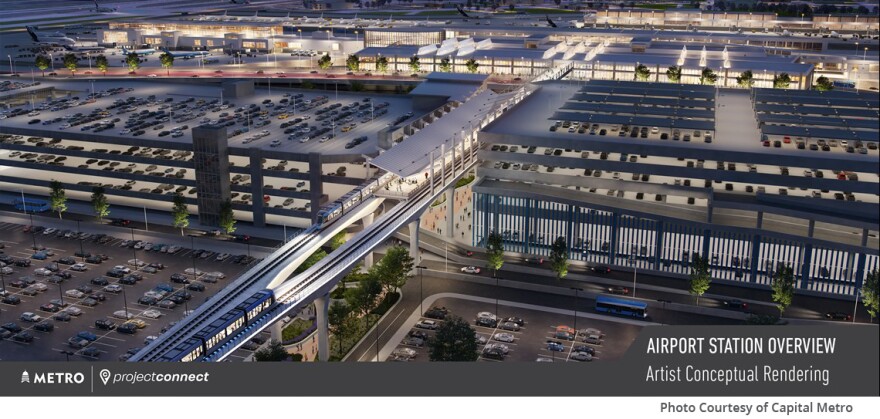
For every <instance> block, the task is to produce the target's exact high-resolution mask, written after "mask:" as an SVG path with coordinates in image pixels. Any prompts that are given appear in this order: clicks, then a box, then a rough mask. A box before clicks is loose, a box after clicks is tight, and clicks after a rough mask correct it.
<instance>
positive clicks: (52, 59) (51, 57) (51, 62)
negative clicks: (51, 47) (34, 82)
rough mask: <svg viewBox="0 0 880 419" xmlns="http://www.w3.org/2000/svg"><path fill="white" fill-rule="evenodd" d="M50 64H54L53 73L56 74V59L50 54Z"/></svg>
mask: <svg viewBox="0 0 880 419" xmlns="http://www.w3.org/2000/svg"><path fill="white" fill-rule="evenodd" d="M49 63H50V64H52V72H55V57H53V56H52V53H51V52H50V53H49Z"/></svg>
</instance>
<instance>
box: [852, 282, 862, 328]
mask: <svg viewBox="0 0 880 419" xmlns="http://www.w3.org/2000/svg"><path fill="white" fill-rule="evenodd" d="M859 291H861V288H856V300H855V302H853V315H852V322H853V323H855V322H856V310H857V309H858V308H859Z"/></svg>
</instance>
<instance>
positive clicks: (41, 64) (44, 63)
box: [34, 55, 52, 76]
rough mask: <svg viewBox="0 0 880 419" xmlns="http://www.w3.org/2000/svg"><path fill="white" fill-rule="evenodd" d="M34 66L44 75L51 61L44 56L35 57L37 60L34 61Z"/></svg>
mask: <svg viewBox="0 0 880 419" xmlns="http://www.w3.org/2000/svg"><path fill="white" fill-rule="evenodd" d="M34 65H35V66H36V67H37V68H38V69H39V70H40V71H41V72H42V73H43V75H44V76H45V75H46V69H47V68H49V66H51V65H52V61H50V60H49V57H47V56H45V55H37V58H35V59H34Z"/></svg>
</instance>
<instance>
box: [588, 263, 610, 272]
mask: <svg viewBox="0 0 880 419" xmlns="http://www.w3.org/2000/svg"><path fill="white" fill-rule="evenodd" d="M590 270H591V271H593V272H595V273H597V274H610V273H611V268H609V267H607V266H603V265H597V266H593V267H590Z"/></svg>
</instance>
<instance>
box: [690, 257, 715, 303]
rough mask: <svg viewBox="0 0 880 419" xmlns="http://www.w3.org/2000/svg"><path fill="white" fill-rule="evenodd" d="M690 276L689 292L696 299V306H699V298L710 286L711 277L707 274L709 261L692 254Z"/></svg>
mask: <svg viewBox="0 0 880 419" xmlns="http://www.w3.org/2000/svg"><path fill="white" fill-rule="evenodd" d="M690 276H691V279H690V286H691V289H690V292H691V294H693V295H695V296H696V297H697V305H700V297H702V296H703V294H705V293H706V291H708V290H709V285H710V284H712V275H711V274H710V273H709V260H708V259H706V258H704V257H702V256H700V254H699V253H694V258H693V261H692V263H691V275H690Z"/></svg>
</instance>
